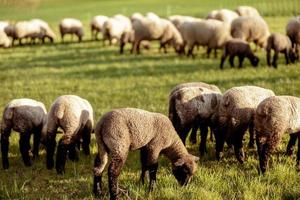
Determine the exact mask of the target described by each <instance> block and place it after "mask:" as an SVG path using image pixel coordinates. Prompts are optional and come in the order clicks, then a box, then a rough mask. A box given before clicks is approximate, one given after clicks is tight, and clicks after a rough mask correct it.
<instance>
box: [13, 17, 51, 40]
mask: <svg viewBox="0 0 300 200" xmlns="http://www.w3.org/2000/svg"><path fill="white" fill-rule="evenodd" d="M15 31H16V38H17V39H18V40H19V44H20V45H22V39H31V42H32V43H35V39H36V38H37V39H39V40H40V41H42V40H43V38H44V37H45V34H46V30H45V29H44V28H41V26H40V25H38V24H36V23H32V22H30V21H20V22H17V23H16V24H15Z"/></svg>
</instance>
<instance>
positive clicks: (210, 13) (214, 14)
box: [205, 10, 219, 19]
mask: <svg viewBox="0 0 300 200" xmlns="http://www.w3.org/2000/svg"><path fill="white" fill-rule="evenodd" d="M218 12H219V10H212V11H210V12H209V13H208V14H207V16H206V17H205V19H216V15H217V14H218Z"/></svg>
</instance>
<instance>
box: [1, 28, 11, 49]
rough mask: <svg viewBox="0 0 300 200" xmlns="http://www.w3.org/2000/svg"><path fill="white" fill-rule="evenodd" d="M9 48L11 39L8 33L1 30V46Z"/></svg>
mask: <svg viewBox="0 0 300 200" xmlns="http://www.w3.org/2000/svg"><path fill="white" fill-rule="evenodd" d="M1 46H2V47H4V48H8V47H10V46H11V41H10V39H9V38H8V36H7V35H6V33H5V32H4V31H2V30H0V47H1Z"/></svg>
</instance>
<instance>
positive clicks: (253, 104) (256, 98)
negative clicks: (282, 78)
mask: <svg viewBox="0 0 300 200" xmlns="http://www.w3.org/2000/svg"><path fill="white" fill-rule="evenodd" d="M274 95H275V94H274V92H273V91H271V90H269V89H264V88H261V87H257V86H241V87H233V88H231V89H229V90H227V91H226V92H225V93H224V94H223V98H222V99H221V102H220V105H219V110H218V112H217V117H216V116H214V118H215V119H216V118H217V119H218V121H217V123H215V124H217V127H215V130H214V133H215V138H216V156H217V159H218V160H220V159H221V157H222V152H223V146H224V142H225V141H227V142H229V143H231V144H233V146H234V151H235V156H236V158H237V160H238V161H239V162H240V163H243V162H244V159H245V156H244V151H243V137H244V134H245V132H246V130H247V129H248V128H249V133H250V142H249V147H253V146H254V132H253V117H254V113H255V110H256V108H257V106H258V104H259V103H260V102H262V101H263V100H264V99H266V98H268V97H270V96H274Z"/></svg>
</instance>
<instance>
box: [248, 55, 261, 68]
mask: <svg viewBox="0 0 300 200" xmlns="http://www.w3.org/2000/svg"><path fill="white" fill-rule="evenodd" d="M250 61H251V64H252V66H254V67H257V65H258V63H259V58H258V57H257V56H253V58H252V59H251V60H250Z"/></svg>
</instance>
